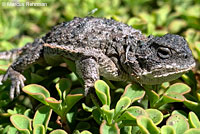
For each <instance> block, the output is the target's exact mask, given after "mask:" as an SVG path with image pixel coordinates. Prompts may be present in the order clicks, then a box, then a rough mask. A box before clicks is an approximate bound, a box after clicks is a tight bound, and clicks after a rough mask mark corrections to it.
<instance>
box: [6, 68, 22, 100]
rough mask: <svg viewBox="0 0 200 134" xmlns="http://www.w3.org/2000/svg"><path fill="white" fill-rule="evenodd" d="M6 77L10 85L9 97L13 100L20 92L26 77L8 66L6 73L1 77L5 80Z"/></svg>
mask: <svg viewBox="0 0 200 134" xmlns="http://www.w3.org/2000/svg"><path fill="white" fill-rule="evenodd" d="M8 78H10V80H11V87H10V99H11V100H13V99H14V97H15V94H16V96H18V95H19V94H20V89H21V88H23V87H24V81H25V80H26V78H25V77H24V76H23V75H22V74H20V73H19V72H17V71H15V70H13V69H12V68H9V69H8V70H7V72H6V74H5V75H4V77H3V81H6V80H7V79H8Z"/></svg>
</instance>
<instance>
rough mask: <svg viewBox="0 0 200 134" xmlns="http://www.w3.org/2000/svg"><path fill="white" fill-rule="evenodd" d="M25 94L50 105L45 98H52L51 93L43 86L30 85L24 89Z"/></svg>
mask: <svg viewBox="0 0 200 134" xmlns="http://www.w3.org/2000/svg"><path fill="white" fill-rule="evenodd" d="M22 90H23V91H24V92H25V93H27V94H28V95H30V96H32V97H33V98H35V99H36V100H38V101H40V102H42V103H43V104H46V105H48V103H47V102H46V101H45V98H48V97H50V93H49V91H48V90H47V89H45V88H44V87H43V86H40V85H37V84H30V85H27V86H25V87H23V89H22Z"/></svg>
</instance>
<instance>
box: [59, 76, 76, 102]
mask: <svg viewBox="0 0 200 134" xmlns="http://www.w3.org/2000/svg"><path fill="white" fill-rule="evenodd" d="M71 86H72V82H71V81H70V80H69V79H66V78H62V79H60V80H59V81H58V83H57V84H56V89H57V91H58V95H59V96H60V99H61V100H62V95H63V99H64V98H65V97H66V95H67V94H68V93H69V91H70V89H71Z"/></svg>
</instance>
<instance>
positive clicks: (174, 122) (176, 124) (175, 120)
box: [166, 114, 189, 134]
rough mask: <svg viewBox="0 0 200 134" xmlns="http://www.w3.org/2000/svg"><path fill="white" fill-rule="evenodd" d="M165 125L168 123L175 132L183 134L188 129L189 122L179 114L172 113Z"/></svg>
mask: <svg viewBox="0 0 200 134" xmlns="http://www.w3.org/2000/svg"><path fill="white" fill-rule="evenodd" d="M166 125H170V126H172V127H173V128H174V130H175V131H176V134H183V133H184V132H185V131H186V130H188V129H189V124H188V122H187V121H186V120H185V118H184V117H183V116H182V115H180V114H174V115H172V116H170V117H169V118H168V119H167V122H166Z"/></svg>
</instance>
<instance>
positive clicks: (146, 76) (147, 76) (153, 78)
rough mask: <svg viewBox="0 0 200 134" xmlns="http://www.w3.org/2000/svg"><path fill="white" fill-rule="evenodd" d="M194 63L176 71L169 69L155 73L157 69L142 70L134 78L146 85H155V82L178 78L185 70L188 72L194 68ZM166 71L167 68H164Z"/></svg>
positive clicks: (159, 82)
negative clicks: (168, 70)
mask: <svg viewBox="0 0 200 134" xmlns="http://www.w3.org/2000/svg"><path fill="white" fill-rule="evenodd" d="M194 66H195V63H193V64H192V65H191V66H190V67H189V68H186V69H181V70H177V71H171V72H168V73H162V74H160V75H158V74H157V75H156V72H160V71H159V70H154V71H153V72H147V71H144V72H143V73H142V74H140V75H138V77H137V78H136V81H138V83H141V84H148V85H155V84H161V83H163V82H166V81H172V80H175V79H178V78H179V77H180V76H181V75H182V74H184V73H185V72H188V71H189V70H191V69H192V68H194ZM168 69H171V68H168ZM166 72H167V68H166Z"/></svg>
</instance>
